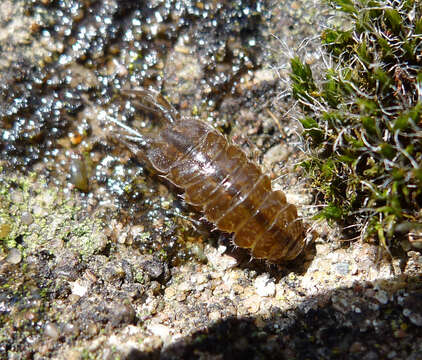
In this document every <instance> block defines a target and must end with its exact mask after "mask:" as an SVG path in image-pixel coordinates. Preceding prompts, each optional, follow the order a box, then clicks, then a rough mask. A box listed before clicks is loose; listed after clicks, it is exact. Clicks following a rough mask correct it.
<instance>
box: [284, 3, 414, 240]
mask: <svg viewBox="0 0 422 360" xmlns="http://www.w3.org/2000/svg"><path fill="white" fill-rule="evenodd" d="M329 4H330V5H331V6H333V7H334V8H336V9H337V10H339V13H340V17H342V19H341V22H339V23H342V24H343V25H341V26H331V27H329V28H328V29H326V30H325V31H324V32H323V33H322V36H321V39H322V43H323V46H324V47H325V48H326V50H327V53H328V56H329V57H330V58H331V59H332V62H331V63H332V65H331V66H330V67H328V68H326V69H325V70H324V71H323V74H322V79H321V80H319V81H315V79H314V77H313V75H312V71H311V69H310V67H309V66H308V65H307V64H304V63H303V62H301V60H300V59H299V58H298V57H296V58H293V59H292V60H291V67H292V72H291V80H292V87H293V95H294V97H295V98H296V99H297V100H298V102H299V103H300V105H301V108H302V110H303V113H304V117H303V118H302V119H301V123H302V125H303V127H304V139H305V140H306V141H307V143H308V145H309V149H310V152H309V153H308V156H307V159H306V160H305V161H304V162H303V163H302V166H303V167H304V168H305V169H306V171H307V173H308V174H309V176H310V178H311V180H312V182H313V185H314V186H315V188H316V189H317V190H318V191H319V194H320V197H321V198H322V200H323V202H324V203H325V204H326V207H324V210H323V211H322V212H320V214H319V216H321V217H324V218H327V219H331V220H339V221H341V222H342V223H343V224H344V225H359V226H360V228H361V229H362V228H363V230H364V232H363V234H364V235H373V234H376V235H378V238H379V240H380V242H381V243H382V244H383V245H384V246H387V245H388V243H389V241H390V240H391V239H393V238H394V236H395V235H397V233H399V232H402V233H406V232H408V231H411V230H414V229H420V228H421V224H422V210H421V208H422V5H421V4H420V2H419V1H417V0H403V1H392V0H390V1H370V0H333V1H329ZM346 24H347V25H346ZM359 226H357V227H355V228H359Z"/></svg>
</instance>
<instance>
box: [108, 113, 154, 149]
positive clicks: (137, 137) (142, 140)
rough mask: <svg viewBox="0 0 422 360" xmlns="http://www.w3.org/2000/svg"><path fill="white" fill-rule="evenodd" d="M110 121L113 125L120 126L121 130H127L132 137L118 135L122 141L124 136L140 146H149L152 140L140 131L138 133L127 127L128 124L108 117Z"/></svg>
mask: <svg viewBox="0 0 422 360" xmlns="http://www.w3.org/2000/svg"><path fill="white" fill-rule="evenodd" d="M108 120H109V121H111V122H112V123H114V124H116V125H118V126H120V127H121V128H123V129H124V130H126V131H127V132H128V133H129V134H131V135H132V136H131V135H127V134H118V135H119V138H120V139H121V138H122V137H123V136H124V137H125V138H127V139H129V140H132V141H134V142H136V143H138V144H139V145H142V146H147V145H148V144H149V143H150V142H151V140H150V139H148V138H147V137H145V136H144V135H142V134H141V133H140V132H139V131H136V130H135V129H133V128H131V127H130V126H127V125H126V124H124V123H122V122H121V121H119V120H117V119H113V118H112V117H111V116H110V117H108Z"/></svg>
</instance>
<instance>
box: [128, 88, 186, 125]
mask: <svg viewBox="0 0 422 360" xmlns="http://www.w3.org/2000/svg"><path fill="white" fill-rule="evenodd" d="M122 94H125V95H130V96H135V97H136V98H138V99H139V100H141V101H145V102H146V103H148V104H149V105H151V106H152V108H151V107H149V106H146V105H144V104H142V103H141V102H136V105H137V106H138V107H140V108H142V109H144V110H147V111H151V112H153V113H160V115H162V116H163V117H164V118H165V119H166V120H167V121H168V122H169V123H170V124H173V123H174V122H175V121H177V120H179V119H180V116H179V113H178V112H177V111H176V109H175V108H174V107H173V106H172V105H171V104H170V103H169V102H168V101H167V100H166V99H165V98H164V97H163V96H162V95H161V94H160V93H159V92H157V91H152V90H146V89H142V88H136V89H128V90H122Z"/></svg>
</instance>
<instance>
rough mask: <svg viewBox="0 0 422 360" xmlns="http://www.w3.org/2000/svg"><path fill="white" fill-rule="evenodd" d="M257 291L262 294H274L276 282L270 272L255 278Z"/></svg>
mask: <svg viewBox="0 0 422 360" xmlns="http://www.w3.org/2000/svg"><path fill="white" fill-rule="evenodd" d="M255 288H256V293H257V294H258V295H260V296H274V295H275V283H274V280H273V279H270V278H269V276H268V274H263V275H261V276H258V277H257V278H256V279H255Z"/></svg>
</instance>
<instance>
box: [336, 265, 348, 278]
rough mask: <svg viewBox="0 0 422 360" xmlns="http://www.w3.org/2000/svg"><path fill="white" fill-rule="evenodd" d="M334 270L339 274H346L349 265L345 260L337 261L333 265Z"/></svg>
mask: <svg viewBox="0 0 422 360" xmlns="http://www.w3.org/2000/svg"><path fill="white" fill-rule="evenodd" d="M335 269H336V272H337V273H338V274H340V275H347V274H348V273H349V271H350V265H349V263H347V262H342V263H338V264H336V265H335Z"/></svg>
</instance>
